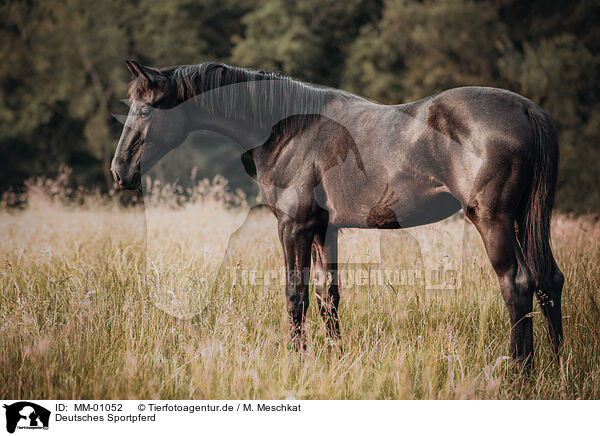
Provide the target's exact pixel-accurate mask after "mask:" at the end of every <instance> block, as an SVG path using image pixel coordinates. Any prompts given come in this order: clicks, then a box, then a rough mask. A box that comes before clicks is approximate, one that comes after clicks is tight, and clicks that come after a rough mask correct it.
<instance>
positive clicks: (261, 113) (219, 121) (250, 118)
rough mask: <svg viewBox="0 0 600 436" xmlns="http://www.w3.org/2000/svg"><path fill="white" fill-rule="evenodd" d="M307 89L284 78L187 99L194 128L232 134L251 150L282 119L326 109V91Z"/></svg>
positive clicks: (225, 134)
mask: <svg viewBox="0 0 600 436" xmlns="http://www.w3.org/2000/svg"><path fill="white" fill-rule="evenodd" d="M303 91H304V90H302V89H301V88H300V87H299V86H297V87H296V88H295V89H294V88H293V87H292V88H291V89H290V82H288V81H284V80H264V81H256V82H250V83H240V84H234V85H227V86H224V87H220V88H217V89H214V90H210V91H208V92H205V93H202V94H200V95H198V96H196V97H194V98H193V99H192V100H190V101H189V103H188V102H186V106H187V110H188V116H189V119H190V120H191V123H192V129H191V130H212V131H215V132H217V133H220V134H222V135H224V136H226V137H229V138H230V139H232V140H233V141H235V142H236V143H238V144H239V145H240V146H241V147H242V149H243V150H244V151H248V150H251V149H253V148H255V147H259V146H261V145H262V144H264V143H265V142H266V141H267V140H268V139H269V138H270V137H271V134H272V133H273V127H274V126H276V125H277V124H278V123H280V122H281V121H283V120H286V119H288V118H290V117H293V116H297V115H299V116H303V115H318V114H320V113H321V111H323V107H324V105H323V101H325V99H326V97H325V94H324V93H321V94H319V91H316V90H312V89H311V90H310V91H308V92H303ZM311 93H314V94H311Z"/></svg>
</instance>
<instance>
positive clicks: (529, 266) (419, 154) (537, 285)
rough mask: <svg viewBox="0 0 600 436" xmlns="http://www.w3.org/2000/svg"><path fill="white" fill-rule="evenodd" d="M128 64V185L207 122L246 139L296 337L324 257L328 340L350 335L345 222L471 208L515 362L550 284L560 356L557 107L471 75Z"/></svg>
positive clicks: (410, 220) (244, 149) (529, 355)
mask: <svg viewBox="0 0 600 436" xmlns="http://www.w3.org/2000/svg"><path fill="white" fill-rule="evenodd" d="M127 66H128V68H129V71H130V73H131V75H132V81H131V83H130V87H129V101H130V110H129V114H128V116H127V118H126V122H125V125H124V127H123V132H122V134H121V137H120V140H119V143H118V145H117V148H116V151H115V155H114V158H113V160H112V164H111V171H112V174H113V177H114V179H115V181H116V182H117V183H118V184H119V186H120V187H121V188H123V189H139V188H140V184H141V175H142V174H143V173H145V171H147V170H148V169H149V168H150V167H151V166H152V165H153V164H154V163H155V162H157V161H158V160H159V159H160V158H161V157H162V156H164V155H165V154H166V153H168V152H169V151H170V150H172V149H174V148H176V147H177V146H178V145H180V144H181V143H182V142H183V141H184V140H185V138H186V137H187V135H188V133H189V132H191V131H193V130H211V131H214V132H218V133H220V134H222V135H224V136H227V137H229V138H230V139H232V140H233V141H235V142H236V143H237V144H239V145H240V152H241V159H242V162H243V164H244V168H246V171H248V172H249V173H250V174H251V175H253V176H254V177H255V178H256V180H257V181H258V183H259V186H260V189H261V192H262V196H263V198H264V200H265V203H266V204H267V206H268V207H269V209H270V210H271V211H272V213H273V214H274V215H275V217H276V219H277V223H278V234H279V239H280V243H281V246H282V248H283V253H284V260H285V269H286V280H285V282H286V285H285V295H286V300H287V312H288V315H289V320H290V333H291V338H292V343H293V344H295V346H296V347H302V346H303V345H302V344H303V343H304V329H303V323H304V320H305V317H306V313H307V309H308V304H309V295H308V293H309V279H308V276H309V274H310V268H311V259H312V263H313V268H314V271H313V272H318V273H320V274H318V275H317V277H320V278H319V279H317V280H316V283H315V290H316V294H317V303H318V307H319V312H320V314H321V317H322V318H323V320H324V322H325V326H326V330H327V336H328V338H330V339H331V341H332V342H335V341H337V340H338V339H339V338H340V336H341V333H340V324H339V317H338V306H339V302H340V289H339V281H338V278H337V250H338V247H337V234H338V231H339V229H342V228H348V227H352V228H379V229H397V228H407V227H413V226H419V225H423V224H428V223H432V222H436V221H440V220H442V219H444V218H446V217H449V216H451V215H452V214H454V213H456V212H457V211H459V210H461V209H462V210H463V211H464V214H465V216H466V217H467V218H468V219H469V220H470V221H471V222H472V223H473V224H474V225H475V227H476V229H477V231H478V232H479V234H480V236H481V238H482V240H483V243H484V246H485V249H486V253H487V256H488V258H489V261H490V262H491V265H492V267H493V269H494V271H495V273H496V275H497V279H498V284H499V287H500V292H501V295H502V297H503V299H504V302H505V304H506V307H507V309H508V313H509V316H510V324H511V331H510V352H511V355H512V358H513V360H514V361H515V362H517V363H518V365H519V367H522V368H524V369H526V370H527V371H530V370H531V369H532V368H533V325H532V318H531V312H532V310H533V309H532V306H533V296H534V295H535V296H536V298H537V300H538V303H539V305H540V307H541V311H542V313H543V314H544V317H545V319H546V324H547V331H548V337H549V341H550V345H551V347H552V350H553V352H554V355H555V356H556V358H558V357H559V356H560V349H561V344H562V342H563V332H562V316H561V294H562V288H563V284H564V276H563V274H562V272H561V270H560V269H559V267H558V265H557V263H556V261H555V259H554V257H553V253H552V249H551V241H550V220H551V214H552V208H553V201H554V191H555V186H556V178H557V172H558V158H559V149H558V141H557V135H556V130H555V127H554V123H553V121H552V119H551V117H550V116H549V114H547V113H546V112H545V111H543V110H542V109H541V108H540V107H538V106H537V105H536V104H534V103H533V102H532V101H530V100H528V99H527V98H525V97H523V96H521V95H518V94H515V93H513V92H510V91H508V90H503V89H497V88H489V87H460V88H454V89H449V90H446V91H443V92H440V93H438V94H435V95H432V96H429V97H426V98H423V99H422V100H418V101H415V102H410V103H405V104H399V105H382V104H378V103H375V102H372V101H369V100H367V99H365V98H362V97H360V96H357V95H354V94H351V93H348V92H345V91H342V90H338V89H333V88H327V87H321V86H316V85H310V84H306V83H302V82H300V81H297V80H294V79H292V78H289V77H285V76H283V75H279V74H276V73H269V72H264V71H256V70H250V69H244V68H240V67H235V66H230V65H226V64H221V63H213V62H206V63H201V64H198V65H183V66H174V67H167V68H154V67H149V66H143V65H140V64H139V63H137V62H135V61H133V60H130V61H127Z"/></svg>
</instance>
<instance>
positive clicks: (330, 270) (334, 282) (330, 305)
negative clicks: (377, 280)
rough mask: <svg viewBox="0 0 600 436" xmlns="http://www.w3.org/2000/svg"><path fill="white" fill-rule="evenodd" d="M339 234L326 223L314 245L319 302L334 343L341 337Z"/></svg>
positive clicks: (322, 315) (313, 252)
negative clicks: (338, 262) (339, 312)
mask: <svg viewBox="0 0 600 436" xmlns="http://www.w3.org/2000/svg"><path fill="white" fill-rule="evenodd" d="M337 236H338V229H337V228H335V227H333V226H329V227H327V226H326V225H325V226H323V228H321V229H319V231H317V233H316V235H315V239H314V241H313V245H312V258H313V263H314V276H315V290H316V294H317V304H318V306H319V312H320V313H321V318H323V321H324V322H325V327H326V328H327V336H328V338H329V339H330V340H331V343H332V344H333V342H335V341H336V340H337V339H339V338H340V323H339V318H338V305H339V303H340V292H339V284H338V271H337V245H338V244H337Z"/></svg>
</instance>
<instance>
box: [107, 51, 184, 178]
mask: <svg viewBox="0 0 600 436" xmlns="http://www.w3.org/2000/svg"><path fill="white" fill-rule="evenodd" d="M127 66H128V68H129V71H130V72H131V74H132V75H133V80H132V82H131V85H130V87H129V102H130V109H129V114H128V116H127V120H126V122H125V125H124V126H123V133H122V134H121V139H119V144H118V145H117V150H116V151H115V156H114V158H113V160H112V164H111V171H112V174H113V178H114V179H115V181H116V182H117V183H118V184H119V186H120V187H121V188H125V189H136V188H138V187H139V186H140V184H141V176H142V174H144V173H145V172H146V171H148V170H149V169H150V168H151V167H152V165H154V164H155V163H156V162H157V161H158V160H159V159H160V158H161V157H163V156H164V155H165V154H167V153H168V152H169V151H170V150H172V149H173V148H175V147H177V146H178V145H180V144H181V143H182V142H183V141H184V140H185V138H186V137H187V134H188V133H189V126H188V117H187V114H186V113H185V111H184V110H183V109H182V108H180V107H178V104H179V103H180V99H178V97H177V87H176V86H174V85H173V83H171V79H170V78H169V76H168V74H166V73H164V72H162V71H160V70H157V69H154V68H150V67H145V66H142V65H140V64H138V63H137V62H135V61H127Z"/></svg>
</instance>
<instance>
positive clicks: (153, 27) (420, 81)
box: [0, 0, 600, 212]
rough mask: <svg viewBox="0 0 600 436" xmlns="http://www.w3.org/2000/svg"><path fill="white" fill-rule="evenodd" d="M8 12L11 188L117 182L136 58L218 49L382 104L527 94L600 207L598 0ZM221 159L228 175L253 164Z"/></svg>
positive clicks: (233, 0) (0, 180)
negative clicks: (113, 173) (446, 94)
mask: <svg viewBox="0 0 600 436" xmlns="http://www.w3.org/2000/svg"><path fill="white" fill-rule="evenodd" d="M0 15H1V16H2V17H3V18H2V20H3V25H2V26H1V27H0V41H2V44H1V45H0V54H1V56H2V59H3V61H4V62H3V63H2V65H1V66H0V123H1V124H0V126H1V128H0V152H1V153H2V156H3V159H2V162H0V174H2V176H1V177H0V191H3V190H5V189H6V188H8V187H10V186H18V185H20V184H22V182H23V181H24V180H25V179H26V178H28V177H31V176H32V175H44V174H45V175H52V174H55V173H56V172H57V171H58V168H60V166H61V165H63V164H67V165H69V166H71V167H73V168H74V175H75V176H76V181H77V183H81V184H85V185H88V186H92V185H110V175H109V173H108V171H107V170H108V163H109V161H110V157H111V153H112V151H113V149H114V146H115V144H116V142H117V139H118V136H119V132H120V129H121V125H120V124H119V123H118V122H117V121H116V120H114V119H112V117H111V115H110V114H111V113H123V112H125V107H124V106H122V105H121V104H120V103H119V99H121V98H125V97H126V84H127V81H128V79H129V77H128V72H127V70H126V68H125V66H124V60H125V59H128V58H136V59H138V60H140V61H141V62H143V63H147V64H152V65H158V66H167V65H173V64H192V63H198V62H202V61H205V60H218V61H225V62H229V63H233V64H238V65H242V66H246V67H253V68H259V69H264V70H275V71H279V72H281V73H283V74H286V75H290V76H293V77H295V78H298V79H301V80H305V81H310V82H313V83H319V84H324V85H329V86H335V87H341V88H344V89H347V90H349V91H352V92H356V93H358V94H361V95H364V96H365V97H368V98H371V99H373V100H376V101H380V102H382V103H401V102H406V101H411V100H415V99H419V98H423V97H426V96H428V95H431V94H432V93H435V92H439V91H442V90H444V89H447V88H451V87H456V86H462V85H486V86H497V87H502V88H507V89H510V90H512V91H515V92H517V93H520V94H523V95H525V96H527V97H529V98H531V99H532V100H533V101H535V102H536V103H538V104H540V105H541V106H542V107H543V108H544V109H545V110H547V111H548V112H550V114H551V115H552V116H553V118H554V119H555V120H556V123H557V126H558V129H559V134H560V145H561V153H562V155H561V164H560V176H559V188H558V197H557V204H558V206H559V207H560V208H561V209H562V210H565V211H575V212H585V211H598V210H600V195H599V194H598V190H597V189H596V188H595V184H596V183H597V182H598V180H599V179H600V166H599V165H598V163H597V162H598V161H599V159H598V158H600V151H599V150H600V148H599V147H598V146H597V138H598V134H599V132H600V127H599V126H600V105H599V104H598V103H599V101H600V87H599V86H598V80H597V79H598V77H599V76H600V74H599V73H600V71H599V70H600V27H599V26H597V23H598V21H599V20H600V8H598V6H597V5H596V2H594V1H593V0H578V1H575V2H547V1H542V0H534V1H531V2H520V1H517V0H492V1H487V2H481V1H470V0H450V1H442V0H424V1H417V0H387V1H384V0H377V1H367V0H349V1H345V2H340V1H335V0H320V1H316V0H299V1H291V0H252V1H243V0H203V1H199V2H198V1H194V0H164V1H156V0H137V1H131V2H117V1H108V2H92V3H89V2H77V1H75V0H65V1H61V2H59V1H56V0H48V1H45V2H41V1H29V2H26V1H22V0H9V1H8V2H5V3H3V4H2V6H0ZM190 141H192V150H193V155H194V156H195V160H196V161H199V162H200V165H198V166H199V167H205V168H207V171H209V170H210V169H211V168H213V169H214V168H217V167H218V165H219V164H217V165H215V162H216V160H215V159H221V158H222V153H218V152H214V153H212V152H210V153H207V152H206V147H203V144H202V143H200V142H199V140H198V139H197V138H196V139H194V138H191V139H190ZM211 144H214V146H215V147H220V146H221V145H222V146H224V147H229V145H224V143H223V144H220V143H218V142H217V143H214V141H213V142H211ZM204 145H206V144H204ZM221 169H223V170H224V171H226V174H224V175H225V177H227V178H232V177H235V176H234V174H236V172H237V171H239V168H238V167H236V166H235V165H232V164H229V163H227V164H225V165H221ZM209 172H210V171H209ZM240 183H241V182H240Z"/></svg>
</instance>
